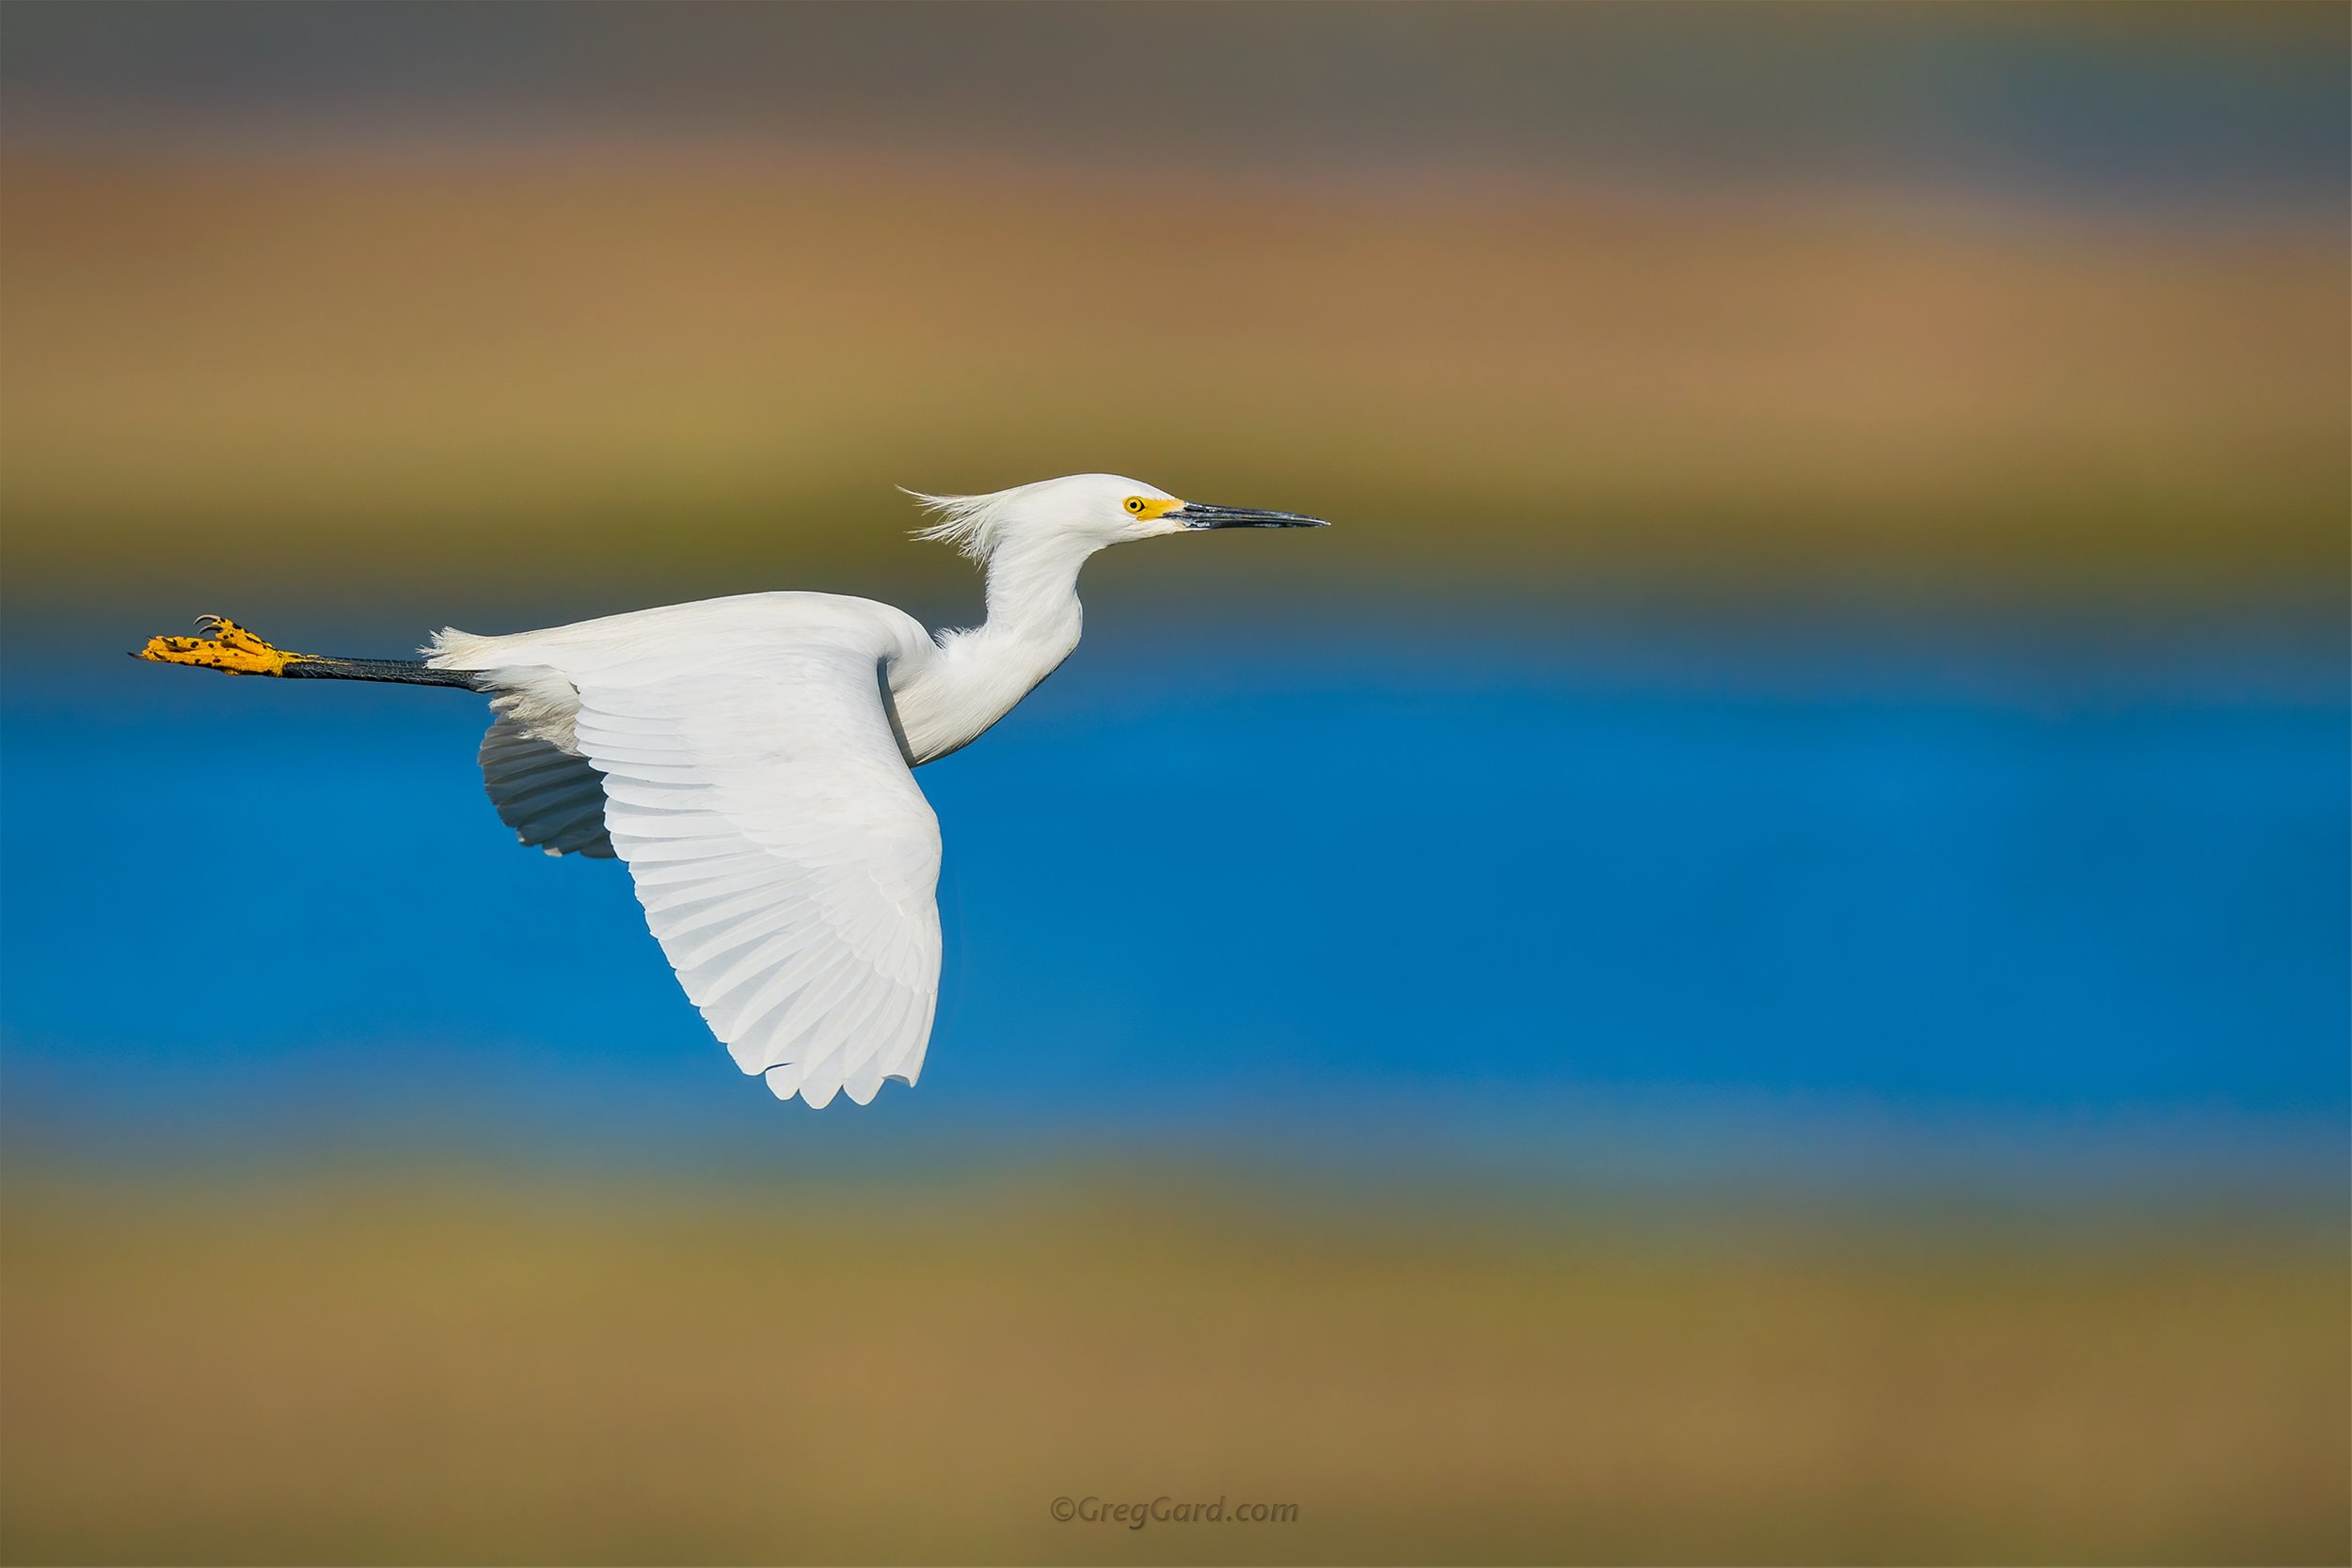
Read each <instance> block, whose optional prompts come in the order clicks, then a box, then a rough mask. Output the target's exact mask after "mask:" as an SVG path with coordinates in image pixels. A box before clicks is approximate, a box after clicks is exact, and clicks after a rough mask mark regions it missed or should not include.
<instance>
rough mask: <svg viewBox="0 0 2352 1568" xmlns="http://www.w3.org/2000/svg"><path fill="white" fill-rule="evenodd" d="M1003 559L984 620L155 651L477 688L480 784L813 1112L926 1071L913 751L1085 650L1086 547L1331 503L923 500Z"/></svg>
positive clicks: (581, 628)
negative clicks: (954, 625) (1290, 506)
mask: <svg viewBox="0 0 2352 1568" xmlns="http://www.w3.org/2000/svg"><path fill="white" fill-rule="evenodd" d="M916 499H917V500H918V501H920V502H921V503H922V504H923V505H925V506H926V507H928V508H930V511H931V512H932V514H933V515H934V516H935V517H936V518H937V521H936V522H935V523H934V524H933V525H932V526H931V527H930V528H927V529H925V530H923V531H921V536H922V537H924V538H929V539H937V540H941V541H945V542H946V543H949V544H953V545H955V546H958V547H959V548H961V550H962V551H963V552H964V553H965V554H966V555H969V556H971V557H972V558H973V559H975V560H976V561H978V562H981V563H982V565H983V566H984V568H985V570H986V573H987V583H988V616H987V619H986V621H985V622H984V623H983V624H982V625H981V626H977V627H975V628H973V629H970V630H958V631H946V632H941V633H938V634H937V635H933V634H932V633H931V632H930V631H929V630H927V629H926V628H925V627H924V626H922V624H921V623H919V622H917V621H916V620H914V618H913V617H912V616H910V615H907V614H906V613H904V612H903V611H901V610H896V609H893V608H892V607H891V606H889V605H885V604H879V603H876V602H875V601H873V600H871V599H860V598H852V597H849V596H846V595H843V594H800V593H772V594H741V595H739V596H737V597H733V598H724V599H706V600H703V601H700V602H698V603H695V604H684V605H671V606H667V607H664V608H662V609H658V610H636V611H633V612H631V613H629V614H626V615H610V616H606V617H604V618H602V619H600V620H595V621H581V622H579V623H577V624H575V625H572V626H554V627H550V628H548V629H547V630H544V631H526V632H516V633H514V634H512V635H509V636H503V637H484V636H477V635H475V634H473V633H470V632H463V631H458V630H455V629H453V628H452V629H446V630H443V631H441V632H439V633H437V635H436V636H435V637H434V639H433V641H432V643H431V645H430V646H429V647H428V648H427V649H426V650H425V657H424V658H423V659H422V660H421V661H417V660H407V659H366V658H333V657H322V656H317V655H310V654H294V653H288V652H286V651H285V650H283V649H279V648H277V647H273V646H272V645H271V644H269V643H268V642H266V641H262V639H260V638H258V637H256V636H254V635H253V634H252V633H251V632H249V631H246V629H245V628H243V627H241V626H236V625H235V624H234V623H232V622H228V621H222V620H219V619H218V618H216V617H209V616H208V617H206V618H205V619H206V621H207V622H208V623H210V626H211V635H209V636H205V637H159V638H155V639H153V640H152V641H150V642H149V643H148V644H147V646H146V647H145V648H143V649H141V650H139V657H143V658H150V659H155V660H158V661H160V662H164V663H170V664H191V665H199V666H203V667H206V668H211V669H215V670H222V671H226V672H228V673H233V674H257V675H276V676H284V677H293V678H298V677H318V678H325V679H337V680H377V681H403V682H408V683H411V684H418V685H428V686H453V687H463V688H467V689H472V690H476V691H482V692H486V693H487V694H488V695H489V697H490V706H491V708H492V710H493V712H494V713H495V714H496V715H497V717H496V718H495V720H494V721H492V723H491V725H490V730H489V733H488V734H487V735H486V736H484V737H483V741H482V751H481V764H482V778H483V784H484V786H485V788H486V789H487V790H488V792H489V796H490V800H491V803H492V804H493V805H494V806H496V807H497V809H498V813H499V816H500V817H501V820H503V821H504V822H505V823H506V824H507V825H508V826H509V827H511V828H513V829H514V830H515V832H516V836H517V837H519V838H520V839H521V841H522V842H523V843H524V844H526V845H532V846H536V847H540V848H543V849H545V850H546V851H547V852H548V853H549V854H580V855H590V856H600V857H612V856H618V857H619V858H620V859H621V860H622V861H623V862H625V863H627V864H628V870H629V875H630V877H631V878H632V879H634V881H635V883H636V887H637V897H638V901H639V903H641V904H642V905H644V911H645V922H646V924H647V925H648V926H649V927H651V928H652V930H653V934H654V937H655V939H656V940H657V941H659V942H660V944H661V950H662V953H663V954H664V955H665V956H666V957H667V958H669V960H670V965H671V967H672V968H673V969H675V971H676V972H677V977H678V983H679V984H680V985H681V986H683V987H684V988H685V990H686V994H687V996H688V997H689V998H690V999H691V1001H692V1002H693V1004H694V1006H697V1007H698V1008H700V1009H701V1010H702V1015H703V1017H704V1019H705V1020H706V1021H707V1022H708V1023H709V1025H710V1029H711V1033H713V1034H714V1035H716V1036H717V1037H719V1039H720V1041H721V1042H722V1043H723V1044H724V1045H725V1046H726V1048H727V1050H728V1052H729V1053H730V1054H732V1055H733V1056H734V1058H735V1061H736V1065H737V1066H738V1067H739V1068H741V1069H743V1070H744V1071H745V1072H754V1073H758V1074H760V1075H761V1076H762V1077H763V1078H764V1079H765V1080H766V1082H767V1085H768V1086H769V1088H770V1089H771V1090H772V1091H774V1093H775V1094H776V1096H777V1098H779V1099H784V1100H789V1099H791V1098H792V1097H794V1096H795V1095H797V1096H799V1097H800V1098H801V1099H802V1100H803V1101H805V1102H806V1103H807V1104H810V1105H812V1106H821V1105H826V1104H829V1103H831V1102H832V1101H833V1099H834V1096H835V1095H838V1094H842V1093H847V1094H848V1095H849V1097H850V1099H851V1100H852V1101H856V1102H857V1103H858V1104H861V1105H863V1104H866V1102H867V1101H871V1100H872V1099H873V1098H874V1096H875V1095H876V1094H877V1093H878V1092H880V1090H881V1088H882V1083H883V1081H884V1080H886V1079H891V1078H896V1079H898V1080H899V1081H900V1082H902V1083H906V1084H913V1083H914V1081H915V1079H916V1077H917V1076H918V1075H919V1074H920V1072H921V1071H922V1068H923V1053H924V1050H925V1048H926V1047H927V1046H928V1044H929V1042H930V1030H931V1014H932V1010H933V1008H934V1006H935V1005H936V1004H937V1001H938V996H939V951H940V942H939V910H938V905H937V903H936V901H935V897H934V892H935V888H936V885H937V882H938V879H939V822H938V819H937V818H936V817H934V816H932V815H931V809H930V803H929V802H928V801H926V800H924V799H923V792H922V791H921V790H920V789H919V788H917V787H916V786H915V783H914V775H913V773H912V772H911V771H910V770H911V769H912V768H918V767H920V766H922V765H923V764H924V763H927V762H930V761H933V760H935V759H937V758H939V757H943V756H946V754H947V753H948V752H953V751H955V750H957V749H958V748H960V747H961V746H964V745H966V744H968V743H969V742H971V741H972V740H973V739H975V738H976V737H977V736H979V735H980V734H981V733H982V732H984V731H986V730H987V729H988V727H989V726H990V725H992V724H993V723H995V722H996V721H997V720H999V719H1001V718H1003V717H1004V716H1005V715H1006V714H1007V713H1009V712H1010V711H1011V709H1012V708H1013V706H1014V705H1016V704H1018V703H1019V702H1020V701H1021V699H1022V698H1023V697H1025V696H1026V695H1028V693H1029V692H1030V690H1031V689H1034V688H1035V687H1036V686H1037V684H1038V683H1039V682H1040V681H1041V680H1043V679H1044V678H1045V677H1046V676H1047V675H1050V674H1052V673H1054V671H1055V669H1056V668H1057V667H1058V666H1059V665H1060V663H1061V661H1062V660H1063V659H1065V658H1067V657H1069V656H1070V652H1071V650H1072V649H1073V648H1075V647H1076V646H1077V644H1078V635H1079V631H1080V626H1081V619H1082V617H1081V613H1080V610H1079V606H1078V594H1077V583H1078V571H1079V568H1080V567H1081V566H1083V565H1084V564H1085V563H1086V561H1087V558H1088V557H1089V556H1090V555H1092V554H1093V553H1094V552H1095V551H1097V550H1099V549H1103V548H1104V547H1106V546H1111V545H1118V544H1124V543H1126V542H1128V541H1130V540H1136V539H1149V538H1153V537H1156V536H1158V535H1161V534H1168V533H1182V532H1186V531H1195V530H1206V529H1227V528H1315V527H1320V526H1322V520H1321V519H1320V518H1315V517H1307V516H1301V515H1298V514H1296V513H1290V512H1260V511H1251V510H1248V509H1243V508H1235V507H1220V506H1204V505H1200V504H1198V503H1188V502H1184V501H1181V500H1178V499H1176V498H1175V497H1173V496H1171V495H1169V494H1168V492H1166V491H1164V490H1160V489H1156V488H1154V487H1153V486H1152V485H1148V484H1142V483H1137V482H1136V481H1134V480H1130V479H1121V478H1120V477H1118V476H1117V475H1114V474H1078V475H1073V476H1072V477H1070V478H1067V479H1050V480H1045V481H1042V482H1041V483H1036V484H1025V485H1022V486H1020V487H1018V488H1016V489H1011V490H1000V491H997V492H995V493H994V494H993V495H984V496H918V497H916Z"/></svg>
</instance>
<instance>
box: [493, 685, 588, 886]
mask: <svg viewBox="0 0 2352 1568" xmlns="http://www.w3.org/2000/svg"><path fill="white" fill-rule="evenodd" d="M480 761H481V763H482V785H483V787H484V788H485V789H486V790H488V791H489V792H490V803H491V804H492V805H494V806H496V807H497V808H498V814H499V820H500V821H501V822H503V823H505V824H506V825H507V826H508V827H510V828H512V829H514V830H515V836H516V838H519V839H521V840H522V841H523V842H524V843H525V844H527V845H530V846H532V847H535V848H542V849H545V850H546V851H547V852H548V854H550V855H588V856H592V857H594V858H595V859H597V860H611V859H612V839H611V838H610V837H609V836H607V834H606V833H605V831H604V775H603V774H601V773H599V772H597V771H596V768H595V767H594V766H592V765H591V764H590V763H589V761H588V759H587V758H586V757H583V756H577V755H575V754H573V753H572V752H566V751H562V750H560V749H558V748H557V747H555V746H553V745H551V744H549V743H548V742H547V741H545V740H542V739H540V738H539V737H538V736H534V735H532V734H531V733H530V732H529V731H528V730H526V729H524V728H523V726H522V725H521V724H520V723H518V722H516V721H515V720H514V719H513V718H511V717H503V718H501V719H500V720H499V721H497V722H496V723H494V724H492V725H491V726H490V731H489V733H488V734H487V735H485V736H483V737H482V752H481V755H480Z"/></svg>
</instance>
